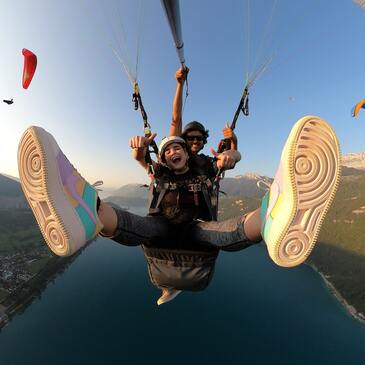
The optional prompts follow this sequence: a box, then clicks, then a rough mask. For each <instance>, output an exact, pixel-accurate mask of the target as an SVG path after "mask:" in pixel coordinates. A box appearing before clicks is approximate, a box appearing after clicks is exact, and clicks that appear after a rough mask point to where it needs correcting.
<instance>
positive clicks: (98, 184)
mask: <svg viewBox="0 0 365 365" xmlns="http://www.w3.org/2000/svg"><path fill="white" fill-rule="evenodd" d="M103 184H104V181H102V180H98V181H95V182H94V184H92V185H91V186H92V187H93V188H95V190H96V191H103V189H98V186H101V185H103Z"/></svg>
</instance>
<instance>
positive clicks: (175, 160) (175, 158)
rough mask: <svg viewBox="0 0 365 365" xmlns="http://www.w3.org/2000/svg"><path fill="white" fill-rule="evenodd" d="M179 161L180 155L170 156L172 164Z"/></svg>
mask: <svg viewBox="0 0 365 365" xmlns="http://www.w3.org/2000/svg"><path fill="white" fill-rule="evenodd" d="M180 161H181V157H180V156H172V157H171V162H172V163H173V164H177V163H179V162H180Z"/></svg>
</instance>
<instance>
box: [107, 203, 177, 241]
mask: <svg viewBox="0 0 365 365" xmlns="http://www.w3.org/2000/svg"><path fill="white" fill-rule="evenodd" d="M114 210H115V212H116V213H117V217H118V223H117V229H116V231H115V233H114V235H113V237H110V238H111V239H112V240H113V241H116V242H118V243H120V244H122V245H125V246H139V245H145V246H150V245H151V243H153V242H158V241H165V240H166V239H167V238H168V236H169V231H170V227H169V223H168V221H167V219H166V218H164V217H162V216H146V217H141V216H139V215H136V214H133V213H130V212H128V211H126V210H123V209H115V208H114Z"/></svg>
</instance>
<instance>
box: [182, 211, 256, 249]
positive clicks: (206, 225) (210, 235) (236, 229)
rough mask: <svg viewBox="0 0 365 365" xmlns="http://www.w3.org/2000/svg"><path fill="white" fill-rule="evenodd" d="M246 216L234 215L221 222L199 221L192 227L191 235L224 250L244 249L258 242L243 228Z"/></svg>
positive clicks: (195, 239)
mask: <svg viewBox="0 0 365 365" xmlns="http://www.w3.org/2000/svg"><path fill="white" fill-rule="evenodd" d="M245 218H246V216H239V217H234V218H231V219H227V220H225V221H221V222H199V223H197V224H196V225H194V226H192V227H191V231H190V232H189V233H190V235H191V236H190V237H191V238H192V240H194V241H198V242H202V243H205V244H208V245H211V246H214V247H217V248H220V249H221V250H223V251H239V250H243V249H245V248H247V247H249V246H252V245H253V244H255V243H257V242H252V241H250V240H249V239H248V238H247V237H246V235H245V231H244V228H243V224H244V221H245Z"/></svg>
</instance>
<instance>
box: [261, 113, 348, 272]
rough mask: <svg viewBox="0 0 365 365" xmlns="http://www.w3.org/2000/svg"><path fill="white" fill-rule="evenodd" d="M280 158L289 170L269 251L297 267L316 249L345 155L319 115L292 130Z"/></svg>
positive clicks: (275, 258) (284, 263)
mask: <svg viewBox="0 0 365 365" xmlns="http://www.w3.org/2000/svg"><path fill="white" fill-rule="evenodd" d="M281 158H282V163H284V167H286V168H284V169H283V171H284V173H285V174H286V175H284V176H283V184H284V185H285V187H284V191H285V197H284V199H285V200H286V201H284V202H283V204H284V207H285V209H283V210H282V214H281V216H280V215H279V217H278V218H279V220H278V222H277V223H278V224H275V223H274V224H273V225H275V226H276V229H275V230H276V234H274V237H275V236H276V239H274V241H273V242H269V245H268V249H269V254H270V257H271V258H272V260H273V261H274V262H275V263H276V264H278V265H280V266H284V267H292V266H297V265H299V264H301V263H303V262H304V261H305V260H306V258H307V257H308V256H309V254H310V253H311V251H312V249H313V248H314V245H315V243H316V241H317V238H318V234H319V231H320V228H321V225H322V223H323V220H324V218H325V215H326V213H327V211H328V209H329V207H330V205H331V203H332V200H333V198H334V196H335V193H336V190H337V188H338V184H339V181H340V176H341V168H340V161H341V155H340V148H339V143H338V140H337V137H336V134H335V132H334V131H333V129H332V128H331V127H330V126H329V125H328V124H327V123H326V122H325V121H323V120H322V119H320V118H319V117H315V116H306V117H304V118H302V119H300V120H299V121H298V122H297V123H296V124H295V126H294V127H293V129H292V132H291V133H290V135H289V138H288V142H287V144H286V145H285V149H284V151H283V154H282V157H281ZM287 193H288V194H287ZM270 235H271V232H270ZM269 241H270V238H269Z"/></svg>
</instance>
